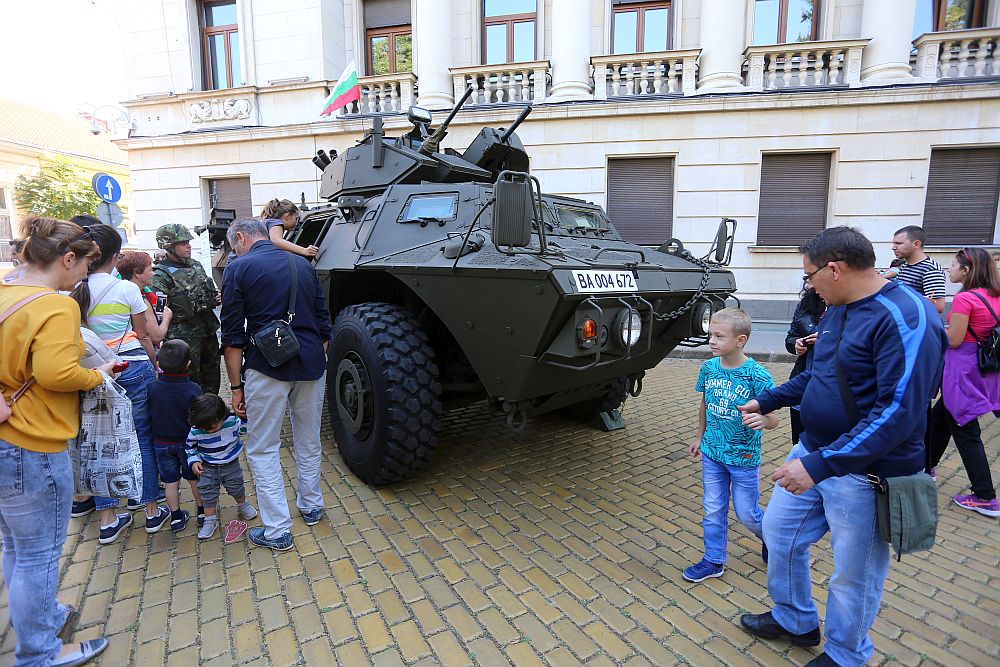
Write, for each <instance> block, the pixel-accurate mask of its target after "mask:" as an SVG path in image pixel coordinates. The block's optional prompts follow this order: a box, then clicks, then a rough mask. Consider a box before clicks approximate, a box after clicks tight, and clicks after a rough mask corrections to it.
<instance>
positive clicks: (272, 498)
mask: <svg viewBox="0 0 1000 667" xmlns="http://www.w3.org/2000/svg"><path fill="white" fill-rule="evenodd" d="M244 382H245V383H246V388H245V389H244V396H245V398H246V406H247V440H248V442H247V460H248V461H249V463H250V470H251V471H252V472H253V478H254V485H255V487H256V491H257V504H258V506H259V507H260V519H261V523H262V524H264V537H266V538H268V539H275V538H278V537H280V536H281V535H284V534H285V533H290V532H291V530H292V519H291V515H290V513H289V510H288V497H287V496H286V495H285V482H284V479H283V476H282V472H283V471H282V468H281V460H280V458H279V449H280V447H281V424H282V422H283V421H284V419H285V412H286V410H288V411H290V412H291V422H292V447H293V451H294V455H295V468H296V476H297V477H298V493H297V495H296V497H295V506H296V507H298V509H299V511H308V510H315V509H322V508H323V507H324V503H323V492H322V491H321V490H320V485H319V480H320V463H321V462H322V457H323V445H322V443H321V442H320V438H319V431H320V421H321V419H322V411H323V393H324V389H325V386H326V377H325V375H324V376H323V377H321V378H320V379H318V380H312V381H309V382H285V381H282V380H275V379H274V378H272V377H269V376H267V375H264V374H263V373H261V372H260V371H255V370H253V369H249V370H247V372H246V378H245V380H244Z"/></svg>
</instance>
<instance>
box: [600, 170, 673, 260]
mask: <svg viewBox="0 0 1000 667" xmlns="http://www.w3.org/2000/svg"><path fill="white" fill-rule="evenodd" d="M608 217H609V218H610V219H611V222H612V223H614V225H615V228H616V229H617V230H618V233H619V234H621V236H622V238H623V239H625V240H626V241H629V242H631V243H641V244H645V245H656V246H658V245H660V244H661V243H663V242H664V241H666V240H667V239H669V238H670V236H671V234H672V230H673V219H674V158H672V157H642V158H614V159H610V160H608Z"/></svg>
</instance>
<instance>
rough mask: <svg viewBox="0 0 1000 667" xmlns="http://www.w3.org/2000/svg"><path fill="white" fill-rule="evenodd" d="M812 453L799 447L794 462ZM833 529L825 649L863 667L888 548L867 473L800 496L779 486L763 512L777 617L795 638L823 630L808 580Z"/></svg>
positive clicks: (794, 451)
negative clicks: (813, 550) (815, 555)
mask: <svg viewBox="0 0 1000 667" xmlns="http://www.w3.org/2000/svg"><path fill="white" fill-rule="evenodd" d="M805 454H806V448H805V447H803V446H802V445H801V444H798V445H795V447H793V448H792V452H791V454H789V455H788V459H786V460H788V461H790V460H792V459H797V458H799V457H801V456H803V455H805ZM827 531H829V532H830V545H831V546H832V547H833V576H832V577H830V592H829V594H828V595H827V600H826V646H825V648H824V650H825V651H826V653H827V655H829V656H830V657H831V658H833V660H834V661H836V663H837V664H838V665H842V666H843V667H851V666H852V665H864V664H865V663H866V662H868V659H869V658H871V656H872V653H873V652H874V647H873V646H872V642H871V639H869V638H868V630H870V629H871V627H872V623H874V622H875V616H876V615H877V614H878V609H879V604H880V603H881V601H882V587H883V585H884V584H885V576H886V573H887V572H888V571H889V545H888V544H886V542H885V540H883V539H882V537H881V536H880V535H879V533H878V525H877V523H876V517H875V491H874V490H873V489H872V487H871V484H869V483H868V480H867V478H865V476H864V475H845V476H843V477H828V478H827V479H824V480H823V481H822V482H820V483H819V484H817V485H816V486H814V487H813V488H811V489H809V490H808V491H806V492H805V493H803V494H802V495H799V496H796V495H794V494H791V493H789V492H788V491H785V490H784V489H783V488H781V487H780V486H777V485H776V486H775V487H774V492H773V493H772V494H771V502H770V503H768V505H767V511H765V512H764V539H765V540H766V541H767V548H768V552H769V559H768V564H767V591H768V593H770V595H771V599H772V600H773V601H774V609H773V610H772V612H771V613H772V615H773V616H774V620H776V621H777V622H778V623H779V624H780V625H781V627H783V628H785V629H786V630H788V631H789V632H793V633H795V634H802V633H805V632H809V631H811V630H814V629H815V628H817V627H818V626H819V614H818V613H817V611H816V604H815V603H814V602H813V599H812V582H811V581H810V579H809V547H811V546H812V545H813V544H814V543H816V542H818V541H819V540H820V538H822V537H823V536H824V535H826V533H827Z"/></svg>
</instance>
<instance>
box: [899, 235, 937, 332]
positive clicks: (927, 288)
mask: <svg viewBox="0 0 1000 667" xmlns="http://www.w3.org/2000/svg"><path fill="white" fill-rule="evenodd" d="M926 245H927V233H926V232H924V229H923V227H918V226H916V225H908V226H906V227H903V228H902V229H898V230H896V233H895V234H894V235H893V237H892V252H893V253H894V254H895V255H896V257H898V258H899V259H902V260H904V261H905V262H906V263H905V264H903V265H901V266H900V267H899V268H898V269H897V270H896V271H897V273H896V280H898V281H899V282H901V283H903V284H904V285H908V286H910V287H912V288H913V289H915V290H916V291H917V293H918V294H923V295H924V296H926V297H927V298H928V299H930V300H931V303H933V304H934V307H935V308H937V311H938V312H939V313H943V312H944V295H945V289H944V286H945V281H944V268H942V267H941V265H940V264H938V263H937V262H936V261H934V260H933V259H931V258H930V257H928V256H927V253H926V252H924V246H926Z"/></svg>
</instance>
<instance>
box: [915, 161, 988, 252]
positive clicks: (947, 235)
mask: <svg viewBox="0 0 1000 667" xmlns="http://www.w3.org/2000/svg"><path fill="white" fill-rule="evenodd" d="M998 203H1000V148H935V149H933V150H931V166H930V173H929V174H928V177H927V199H926V200H925V201H924V230H925V231H926V232H927V243H928V244H935V245H952V246H953V245H965V244H968V245H982V244H992V243H993V237H994V227H995V226H996V221H997V205H998Z"/></svg>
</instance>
